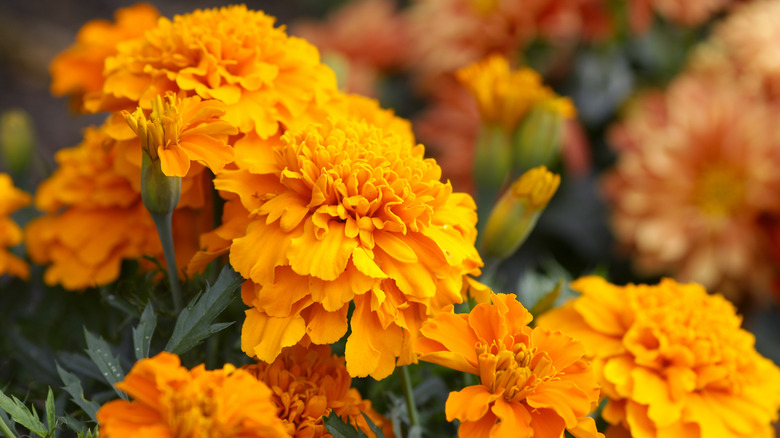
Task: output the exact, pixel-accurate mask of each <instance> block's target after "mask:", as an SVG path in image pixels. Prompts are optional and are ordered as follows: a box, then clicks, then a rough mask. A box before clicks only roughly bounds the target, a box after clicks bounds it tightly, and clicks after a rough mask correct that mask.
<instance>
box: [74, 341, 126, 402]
mask: <svg viewBox="0 0 780 438" xmlns="http://www.w3.org/2000/svg"><path fill="white" fill-rule="evenodd" d="M84 337H85V338H86V339H87V350H86V351H87V356H89V358H90V359H92V362H95V365H97V367H98V369H99V370H100V374H102V375H103V378H104V379H105V380H106V382H108V384H109V385H111V387H112V388H114V391H116V393H117V394H118V395H119V397H121V398H123V399H125V400H127V395H125V393H124V392H122V391H120V390H119V389H117V388H116V386H115V385H116V384H117V382H119V381H121V380H122V379H124V378H125V372H124V371H122V365H120V363H119V357H118V356H114V355H113V354H112V353H111V347H110V346H109V345H108V342H106V341H105V340H104V339H103V338H102V337H97V336H95V335H93V334H92V333H90V332H89V330H87V329H86V328H84Z"/></svg>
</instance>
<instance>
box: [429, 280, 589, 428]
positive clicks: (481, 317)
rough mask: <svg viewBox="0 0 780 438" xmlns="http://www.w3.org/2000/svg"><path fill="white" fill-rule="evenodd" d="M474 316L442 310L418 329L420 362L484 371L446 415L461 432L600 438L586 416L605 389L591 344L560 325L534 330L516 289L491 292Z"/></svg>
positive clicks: (456, 394) (455, 395) (452, 399)
mask: <svg viewBox="0 0 780 438" xmlns="http://www.w3.org/2000/svg"><path fill="white" fill-rule="evenodd" d="M490 298H491V301H492V303H481V304H477V306H476V307H474V308H473V309H472V310H471V312H470V313H468V314H455V313H453V312H452V307H451V306H450V308H449V311H445V312H441V313H439V314H438V315H436V316H434V317H433V318H432V319H430V320H429V321H427V322H425V323H424V324H423V326H422V328H421V329H420V337H419V338H418V340H417V345H416V348H417V351H418V353H419V354H420V360H424V361H427V362H432V363H435V364H438V365H442V366H445V367H447V368H452V369H454V370H458V371H462V372H465V373H471V374H475V375H477V376H479V380H480V384H479V385H474V386H468V387H466V388H463V389H462V390H460V391H453V392H451V393H450V396H449V398H448V399H447V404H446V406H445V412H446V414H447V421H453V420H455V419H458V420H460V423H461V424H460V429H459V430H458V436H461V437H488V436H490V437H531V436H533V437H534V438H558V437H560V436H562V435H563V432H564V430H568V431H569V432H571V433H573V434H574V435H575V436H578V437H586V436H587V437H592V436H593V437H595V436H601V434H599V433H598V432H597V431H596V424H595V422H594V421H593V419H592V418H590V417H588V414H589V413H590V412H591V411H592V410H593V409H594V408H595V407H596V405H597V404H598V397H599V387H598V385H597V384H596V377H595V375H594V374H593V371H592V370H591V367H590V363H589V362H588V361H586V360H585V359H584V358H583V355H584V354H585V349H584V348H583V346H582V344H580V343H579V342H578V341H576V340H575V339H573V338H571V337H569V336H568V335H565V334H563V333H561V332H559V331H550V330H546V329H540V328H536V329H532V328H531V327H529V326H528V323H530V322H531V320H532V318H533V317H532V316H531V314H530V313H529V312H528V310H526V309H525V307H523V305H522V304H520V302H518V301H517V299H516V297H515V295H513V294H491V297H490Z"/></svg>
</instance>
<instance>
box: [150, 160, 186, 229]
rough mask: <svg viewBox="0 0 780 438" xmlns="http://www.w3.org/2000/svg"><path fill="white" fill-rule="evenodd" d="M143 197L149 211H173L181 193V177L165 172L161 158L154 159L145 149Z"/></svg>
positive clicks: (156, 212) (159, 212)
mask: <svg viewBox="0 0 780 438" xmlns="http://www.w3.org/2000/svg"><path fill="white" fill-rule="evenodd" d="M141 155H142V156H143V160H142V162H141V199H143V201H144V206H145V207H146V209H147V210H149V213H152V214H153V215H167V214H170V213H173V210H174V209H175V208H176V204H178V203H179V196H180V195H181V177H180V176H167V175H165V174H164V173H163V171H162V167H161V165H160V164H161V162H160V159H159V158H158V159H155V160H153V159H152V158H151V157H149V154H148V153H147V152H146V151H145V150H144V151H143V152H142V154H141Z"/></svg>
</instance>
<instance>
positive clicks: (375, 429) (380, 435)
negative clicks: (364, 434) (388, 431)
mask: <svg viewBox="0 0 780 438" xmlns="http://www.w3.org/2000/svg"><path fill="white" fill-rule="evenodd" d="M360 414H361V415H362V416H363V418H365V419H366V422H367V423H368V428H369V429H371V432H374V434H375V435H376V438H385V434H384V433H383V432H382V429H380V428H379V426H377V425H376V424H374V422H373V421H371V418H370V417H369V416H368V415H366V413H365V412H363V411H360Z"/></svg>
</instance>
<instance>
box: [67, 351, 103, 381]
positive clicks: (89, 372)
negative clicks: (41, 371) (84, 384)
mask: <svg viewBox="0 0 780 438" xmlns="http://www.w3.org/2000/svg"><path fill="white" fill-rule="evenodd" d="M55 362H59V363H60V364H62V365H61V366H62V367H63V368H64V369H66V370H70V371H75V372H76V373H77V374H79V375H82V376H84V377H86V378H90V379H95V380H101V379H102V378H103V376H102V375H101V374H100V370H99V369H98V368H97V366H96V365H95V363H94V362H92V360H91V359H90V358H89V357H87V355H86V354H82V353H71V352H62V353H59V354H58V355H57V360H56V361H55ZM60 380H62V377H61V376H60Z"/></svg>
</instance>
